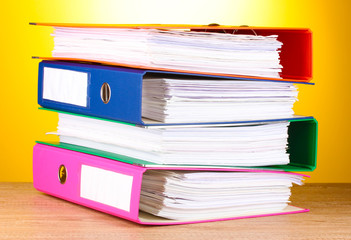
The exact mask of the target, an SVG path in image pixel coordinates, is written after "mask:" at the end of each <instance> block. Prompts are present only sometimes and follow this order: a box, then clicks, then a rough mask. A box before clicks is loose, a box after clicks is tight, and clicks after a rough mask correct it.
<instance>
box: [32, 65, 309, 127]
mask: <svg viewBox="0 0 351 240" xmlns="http://www.w3.org/2000/svg"><path fill="white" fill-rule="evenodd" d="M45 69H51V70H52V69H60V70H70V71H74V72H78V73H85V76H86V79H85V80H86V85H87V86H86V96H85V97H84V98H86V99H84V100H85V105H84V104H82V105H79V104H72V103H70V102H64V101H60V100H57V99H55V98H51V99H50V98H47V97H45V96H44V70H45ZM145 74H170V75H188V76H202V77H206V78H224V79H236V80H256V81H269V80H262V79H246V78H232V77H223V76H222V77H216V76H213V75H198V74H191V73H188V74H187V73H181V74H180V73H176V72H164V71H157V70H145V69H133V68H122V67H114V66H106V65H97V64H87V63H84V64H83V63H77V62H67V61H65V62H64V61H47V60H44V61H42V62H40V63H39V74H38V104H39V105H41V106H42V107H45V108H51V109H55V110H60V111H66V112H71V113H77V114H84V115H89V116H94V117H100V118H105V119H111V120H117V121H123V122H128V123H133V124H136V125H141V126H153V125H154V126H159V125H183V124H186V123H179V124H177V123H172V124H170V123H160V122H154V121H148V122H145V121H144V120H143V119H142V84H143V77H144V76H145ZM284 82H286V81H284ZM71 83H72V81H71V82H70V84H71ZM105 83H106V84H105ZM294 83H299V84H301V82H294ZM104 84H105V85H106V86H107V87H106V88H102V86H103V85H104ZM302 84H312V83H302ZM68 86H69V85H68ZM72 88H74V86H72ZM81 90H82V89H81ZM77 91H79V89H78V90H77ZM83 91H85V90H84V89H83ZM296 118H297V119H312V117H300V116H296V117H294V118H289V119H274V120H272V119H270V120H257V121H233V122H229V123H238V124H242V123H251V122H265V121H281V120H290V119H296ZM191 124H196V125H198V124H209V123H191ZM211 124H228V122H215V123H211ZM188 125H189V124H188Z"/></svg>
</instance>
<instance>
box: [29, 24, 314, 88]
mask: <svg viewBox="0 0 351 240" xmlns="http://www.w3.org/2000/svg"><path fill="white" fill-rule="evenodd" d="M34 25H42V26H52V27H54V28H58V29H60V30H62V32H63V33H65V31H66V30H67V29H68V30H69V29H76V30H77V31H83V32H84V33H85V32H86V31H88V30H94V31H102V30H104V29H105V30H107V31H113V30H120V29H127V30H129V31H133V30H134V31H136V30H150V29H153V30H154V31H156V30H157V31H161V30H162V31H163V30H165V31H163V32H164V33H166V34H167V31H168V32H170V31H173V30H177V31H175V33H178V32H180V31H184V29H186V31H185V32H191V33H197V32H201V33H203V34H209V33H226V34H224V35H233V34H234V35H242V34H244V35H245V34H246V35H248V36H250V35H251V36H263V37H267V36H277V40H278V41H279V42H281V43H282V46H281V50H280V53H279V55H280V64H281V65H282V67H283V68H282V71H281V73H280V77H260V76H250V74H248V76H245V78H260V79H274V80H279V79H280V80H281V79H285V80H290V81H299V82H308V81H310V80H311V78H312V32H311V31H310V30H309V29H306V28H264V27H238V26H213V25H212V26H206V25H160V24H156V25H130V24H129V25H113V24H57V23H51V24H50V23H34ZM96 35H99V34H96ZM161 35H162V34H161ZM137 39H138V38H137ZM83 40H85V39H84V38H83ZM161 41H162V37H161ZM102 43H104V42H102ZM65 44H67V43H65ZM134 45H135V46H136V45H137V44H134ZM75 46H77V45H75ZM127 47H128V46H127ZM141 49H144V48H141ZM69 50H70V49H68V52H69ZM123 50H124V48H123V47H122V48H121V51H123ZM223 51H225V49H224V50H223ZM160 52H162V50H161V51H160ZM188 52H189V51H188ZM66 53H67V51H64V52H63V54H60V53H58V54H56V56H54V57H46V58H44V59H56V60H78V61H90V62H92V61H93V62H94V61H95V62H100V63H104V64H112V65H118V66H126V67H132V68H140V69H153V70H163V71H173V72H187V73H189V72H191V73H195V74H210V75H223V76H231V77H243V75H240V74H233V73H229V74H228V73H225V72H224V73H223V72H216V71H212V72H209V70H207V71H206V69H203V70H198V69H197V68H195V67H194V68H192V67H191V66H190V67H189V66H187V65H184V66H182V67H176V66H172V65H170V66H167V65H166V66H162V65H156V64H157V59H152V60H151V62H152V64H148V63H143V62H139V61H138V60H139V59H136V60H134V61H128V59H127V60H125V61H123V59H121V58H120V59H119V60H118V59H115V60H111V59H110V60H109V59H108V58H102V59H104V60H101V59H100V58H99V56H98V55H96V54H90V53H89V54H88V53H86V52H83V53H82V54H79V53H75V54H72V55H69V54H66ZM110 53H111V52H109V51H108V52H107V53H106V51H105V53H104V49H102V51H100V54H101V55H103V54H110ZM137 53H138V52H136V54H137ZM133 54H134V53H133ZM214 55H215V54H213V56H214ZM128 57H131V55H129V56H128ZM185 59H186V58H185ZM155 61H156V63H155ZM175 62H176V61H175ZM215 64H216V61H214V64H213V65H215ZM197 66H198V65H197V64H196V67H197ZM238 69H239V70H240V68H238ZM241 69H243V68H241Z"/></svg>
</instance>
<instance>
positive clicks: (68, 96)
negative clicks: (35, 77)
mask: <svg viewBox="0 0 351 240" xmlns="http://www.w3.org/2000/svg"><path fill="white" fill-rule="evenodd" d="M87 92H88V73H85V72H78V71H72V70H65V69H57V68H50V67H44V76H43V99H47V100H52V101H56V102H61V103H67V104H73V105H77V106H81V107H87V94H88V93H87Z"/></svg>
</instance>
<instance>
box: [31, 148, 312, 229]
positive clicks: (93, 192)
mask: <svg viewBox="0 0 351 240" xmlns="http://www.w3.org/2000/svg"><path fill="white" fill-rule="evenodd" d="M151 170H154V171H156V172H157V171H163V170H165V169H159V168H158V167H149V168H146V167H141V166H137V165H132V164H127V163H123V162H119V161H113V160H111V159H108V158H102V157H98V156H94V155H89V154H84V153H80V152H76V151H70V150H66V149H61V148H57V147H52V146H47V145H43V144H36V145H35V146H34V151H33V183H34V187H35V188H36V189H37V190H39V191H41V192H44V193H47V194H50V195H53V196H55V197H58V198H62V199H65V200H67V201H70V202H73V203H76V204H79V205H83V206H86V207H89V208H92V209H95V210H98V211H101V212H105V213H108V214H111V215H115V216H118V217H121V218H124V219H127V220H130V221H133V222H136V223H139V224H146V225H170V224H185V223H198V222H209V221H219V220H229V219H240V218H249V217H260V216H273V215H281V214H291V213H302V212H307V211H308V209H304V208H299V207H294V206H287V207H285V208H282V209H281V210H276V211H262V210H260V211H258V212H256V213H255V212H253V211H250V212H248V213H247V214H240V215H236V214H235V212H233V215H232V216H226V217H222V218H218V217H217V218H216V216H210V217H207V216H202V217H201V218H197V219H192V218H191V216H187V217H186V218H185V219H186V220H174V219H166V218H161V217H157V216H154V215H151V214H148V213H145V212H143V211H140V208H141V207H142V208H144V207H143V206H142V205H143V204H145V203H147V202H148V201H147V200H145V199H147V198H145V197H144V196H142V195H143V194H145V193H143V194H142V192H143V190H145V189H143V186H144V185H143V181H145V179H144V175H145V173H146V172H149V171H151ZM166 170H168V171H170V170H176V171H178V170H182V171H183V172H188V171H192V172H201V171H216V172H238V173H247V172H250V173H257V174H263V175H264V176H265V174H267V175H268V174H273V175H279V176H283V175H285V176H286V177H289V178H290V177H293V178H294V177H297V178H301V177H303V176H305V177H307V176H306V175H301V174H295V173H288V172H284V171H272V170H257V169H240V168H239V169H238V168H227V169H220V168H219V169H217V168H207V169H203V168H182V167H179V168H171V167H170V168H168V169H166ZM281 174H282V175H281ZM143 179H144V180H143ZM144 183H145V182H144ZM282 184H283V183H282ZM272 191H273V189H272ZM141 201H142V203H141Z"/></svg>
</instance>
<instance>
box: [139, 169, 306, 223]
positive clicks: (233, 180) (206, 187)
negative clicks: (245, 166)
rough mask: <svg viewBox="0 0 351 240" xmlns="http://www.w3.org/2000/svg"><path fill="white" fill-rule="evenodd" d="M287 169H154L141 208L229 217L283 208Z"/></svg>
mask: <svg viewBox="0 0 351 240" xmlns="http://www.w3.org/2000/svg"><path fill="white" fill-rule="evenodd" d="M302 180H303V177H302V176H301V175H294V174H288V173H283V174H281V173H262V172H189V171H160V170H157V171H153V170H148V171H146V172H145V173H144V175H143V180H142V188H141V198H140V209H141V210H142V211H145V212H148V213H151V214H153V215H156V216H160V217H164V218H169V219H176V220H188V219H191V220H196V219H199V220H201V219H210V218H226V217H231V216H234V215H245V214H250V213H251V214H264V213H268V212H273V211H281V210H282V209H284V208H285V207H286V206H287V204H288V202H289V197H290V195H291V191H290V187H291V186H292V184H293V183H295V184H298V185H302Z"/></svg>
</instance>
